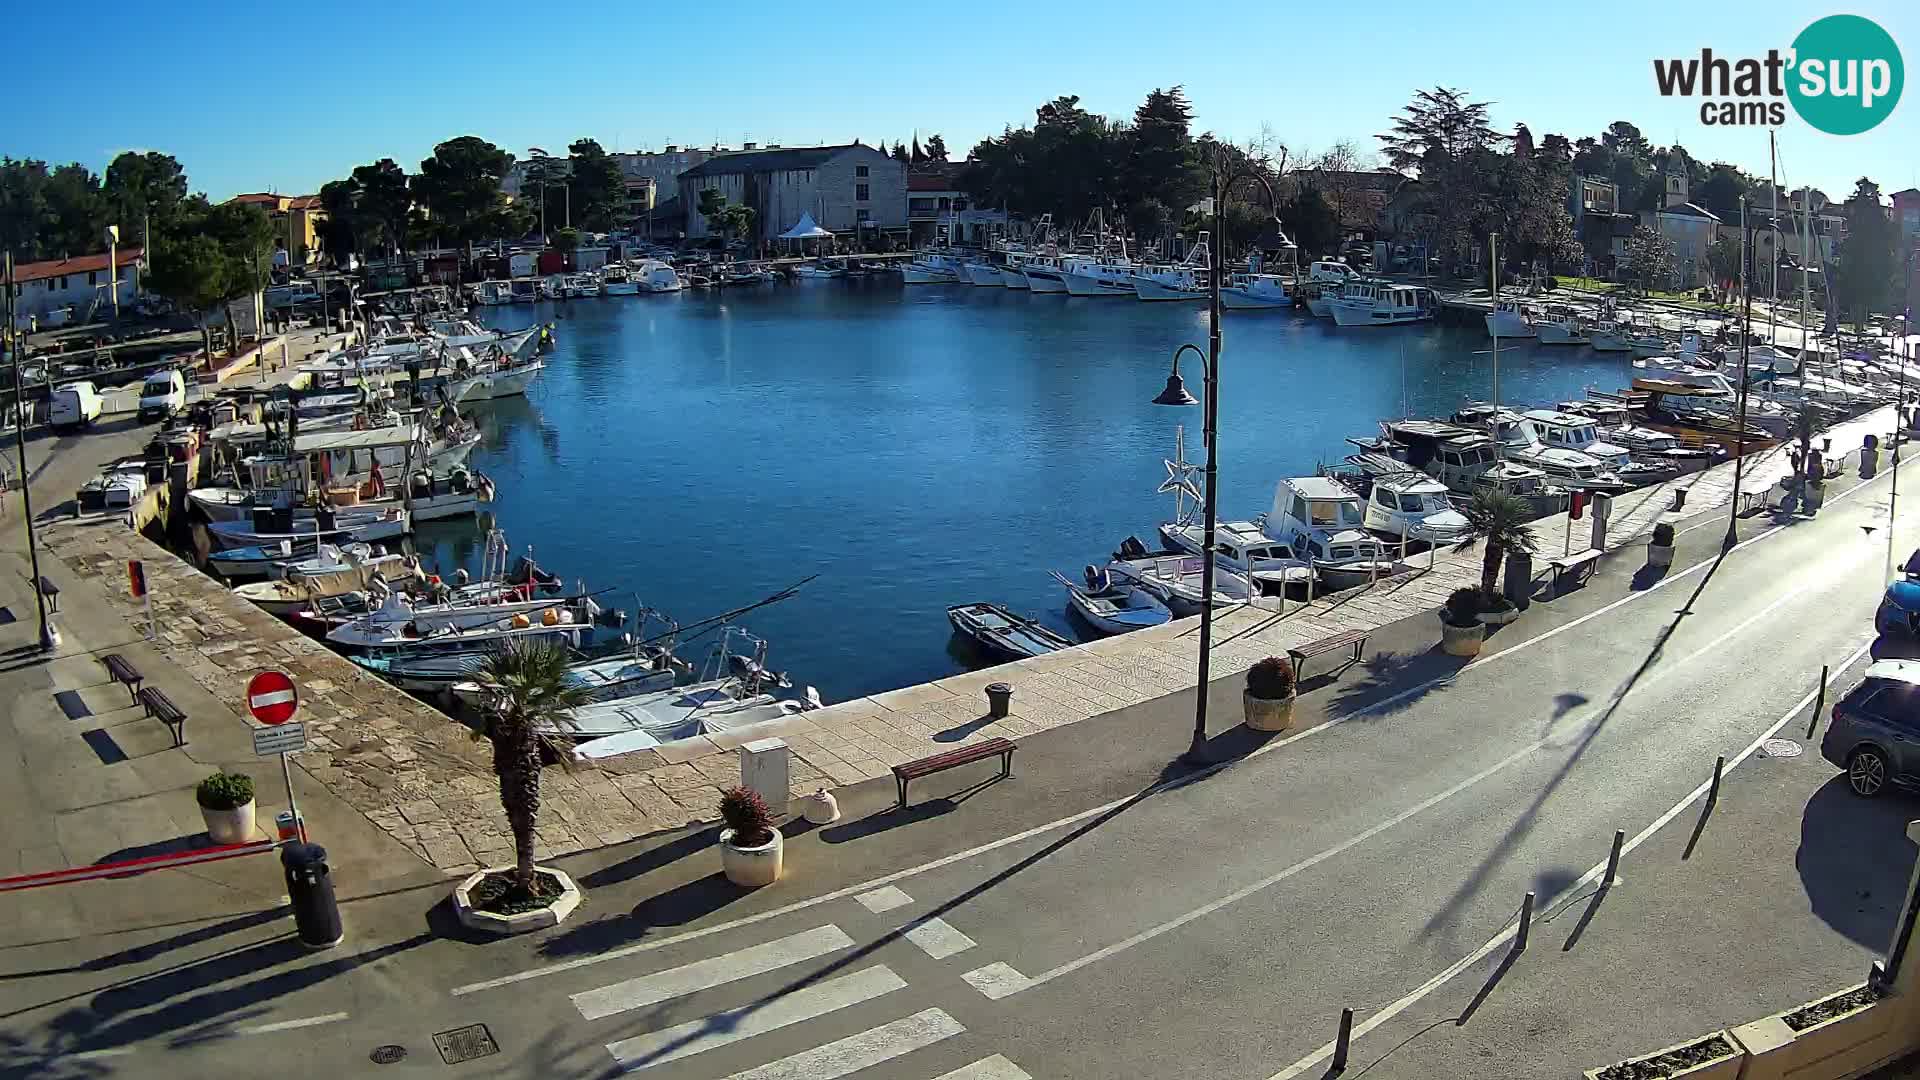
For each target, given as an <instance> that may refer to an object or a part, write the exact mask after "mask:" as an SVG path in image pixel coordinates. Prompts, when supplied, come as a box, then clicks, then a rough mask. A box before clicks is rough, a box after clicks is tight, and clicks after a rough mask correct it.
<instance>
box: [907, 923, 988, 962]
mask: <svg viewBox="0 0 1920 1080" xmlns="http://www.w3.org/2000/svg"><path fill="white" fill-rule="evenodd" d="M907 940H908V941H911V942H913V943H914V944H915V945H918V946H920V948H921V950H922V951H924V952H925V953H926V954H927V955H928V956H931V957H933V958H934V959H935V960H945V959H946V958H947V957H949V956H955V955H958V954H960V953H963V952H966V951H967V950H968V949H971V948H973V946H974V940H973V939H972V938H970V937H968V936H967V935H965V934H963V933H961V932H960V931H958V930H956V929H954V928H953V924H952V923H950V922H948V921H947V920H945V919H939V918H934V919H927V920H925V921H923V922H918V923H915V924H913V926H911V927H909V928H908V930H907Z"/></svg>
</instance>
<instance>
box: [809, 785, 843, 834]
mask: <svg viewBox="0 0 1920 1080" xmlns="http://www.w3.org/2000/svg"><path fill="white" fill-rule="evenodd" d="M800 816H802V817H804V818H806V819H807V820H808V821H810V822H812V823H813V824H815V825H831V824H833V823H834V822H836V821H839V820H840V800H838V799H836V798H834V797H833V792H831V791H828V790H827V789H826V788H821V789H820V790H819V791H816V792H814V793H813V794H811V795H808V796H805V797H804V798H802V799H801V800H800Z"/></svg>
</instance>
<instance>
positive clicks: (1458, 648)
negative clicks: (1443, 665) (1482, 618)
mask: <svg viewBox="0 0 1920 1080" xmlns="http://www.w3.org/2000/svg"><path fill="white" fill-rule="evenodd" d="M1486 636H1487V628H1486V627H1485V626H1482V625H1481V624H1479V623H1474V624H1473V625H1472V626H1455V625H1453V624H1452V623H1450V622H1447V621H1446V620H1445V619H1442V620H1441V621H1440V649H1441V651H1443V652H1445V653H1446V654H1447V655H1449V656H1479V655H1480V643H1481V642H1482V641H1485V640H1486Z"/></svg>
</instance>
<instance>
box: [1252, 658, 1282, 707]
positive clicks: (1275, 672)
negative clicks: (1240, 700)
mask: <svg viewBox="0 0 1920 1080" xmlns="http://www.w3.org/2000/svg"><path fill="white" fill-rule="evenodd" d="M1247 693H1249V694H1252V695H1253V696H1254V697H1256V698H1259V699H1260V700H1262V701H1285V700H1286V699H1287V698H1290V697H1292V696H1293V662H1292V661H1290V660H1283V659H1281V658H1280V657H1278V656H1269V657H1267V658H1266V659H1265V660H1262V661H1260V662H1259V663H1257V664H1255V665H1253V666H1252V667H1250V668H1248V669H1247Z"/></svg>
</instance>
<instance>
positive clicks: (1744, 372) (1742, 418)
mask: <svg viewBox="0 0 1920 1080" xmlns="http://www.w3.org/2000/svg"><path fill="white" fill-rule="evenodd" d="M1740 236H1741V238H1742V240H1743V241H1744V250H1743V251H1742V252H1741V258H1740V292H1741V306H1742V313H1741V316H1740V408H1739V409H1738V410H1737V412H1736V414H1735V416H1734V421H1733V426H1734V431H1733V498H1732V499H1731V500H1730V502H1729V503H1728V505H1729V507H1730V509H1729V510H1728V511H1727V536H1726V539H1725V540H1723V541H1721V544H1720V550H1721V551H1722V552H1728V551H1732V550H1733V547H1734V545H1735V544H1738V543H1739V542H1740V537H1739V536H1738V534H1737V533H1736V531H1735V526H1736V525H1737V524H1738V523H1739V521H1740V476H1741V473H1742V471H1743V470H1744V468H1745V465H1746V461H1747V384H1748V382H1749V381H1751V379H1752V377H1753V376H1752V371H1751V369H1749V368H1748V366H1747V353H1748V342H1749V341H1750V339H1751V338H1752V336H1753V282H1752V281H1751V280H1750V275H1749V274H1748V273H1747V267H1748V264H1750V263H1751V262H1752V261H1753V233H1752V230H1751V229H1750V228H1749V227H1748V225H1747V197H1746V196H1745V195H1742V196H1741V197H1740ZM1894 446H1895V447H1896V449H1895V451H1894V452H1895V454H1896V455H1897V454H1898V453H1899V450H1898V449H1897V448H1898V446H1899V437H1898V436H1897V435H1896V436H1895V437H1894ZM1896 471H1897V468H1896Z"/></svg>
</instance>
